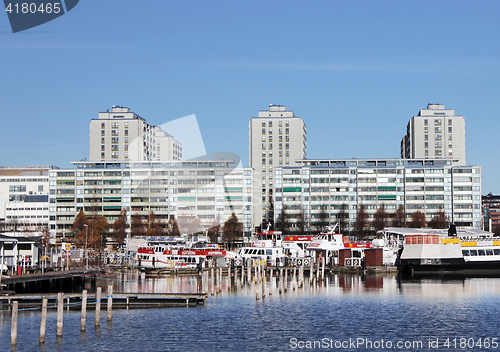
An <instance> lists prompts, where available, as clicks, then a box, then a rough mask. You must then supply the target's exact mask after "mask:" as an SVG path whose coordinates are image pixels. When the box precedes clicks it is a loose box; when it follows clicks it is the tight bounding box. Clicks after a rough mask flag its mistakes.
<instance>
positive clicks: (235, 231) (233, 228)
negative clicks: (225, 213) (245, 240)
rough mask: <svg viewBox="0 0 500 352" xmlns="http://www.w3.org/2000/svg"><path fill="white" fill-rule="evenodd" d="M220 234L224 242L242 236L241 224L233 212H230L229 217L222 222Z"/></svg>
mask: <svg viewBox="0 0 500 352" xmlns="http://www.w3.org/2000/svg"><path fill="white" fill-rule="evenodd" d="M222 236H223V239H224V242H226V243H229V242H233V241H234V240H235V239H236V238H238V237H242V236H243V224H242V223H241V222H240V221H239V220H238V217H237V216H236V214H235V213H232V214H231V217H230V218H229V219H227V221H226V222H225V223H224V227H223V228H222Z"/></svg>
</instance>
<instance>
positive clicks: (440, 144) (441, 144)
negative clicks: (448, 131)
mask: <svg viewBox="0 0 500 352" xmlns="http://www.w3.org/2000/svg"><path fill="white" fill-rule="evenodd" d="M442 146H443V143H442V142H436V143H434V147H436V148H441V147H442Z"/></svg>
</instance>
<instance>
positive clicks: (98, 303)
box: [94, 287, 102, 326]
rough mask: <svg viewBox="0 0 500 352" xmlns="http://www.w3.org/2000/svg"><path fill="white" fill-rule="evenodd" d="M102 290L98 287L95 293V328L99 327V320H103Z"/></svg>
mask: <svg viewBox="0 0 500 352" xmlns="http://www.w3.org/2000/svg"><path fill="white" fill-rule="evenodd" d="M101 290H102V289H101V288H100V287H98V288H97V289H96V292H95V320H94V326H99V320H100V318H101Z"/></svg>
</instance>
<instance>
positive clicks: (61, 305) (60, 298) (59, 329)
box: [56, 292, 64, 336]
mask: <svg viewBox="0 0 500 352" xmlns="http://www.w3.org/2000/svg"><path fill="white" fill-rule="evenodd" d="M63 309H64V293H62V292H59V293H58V294H57V331H56V335H57V336H62V335H63Z"/></svg>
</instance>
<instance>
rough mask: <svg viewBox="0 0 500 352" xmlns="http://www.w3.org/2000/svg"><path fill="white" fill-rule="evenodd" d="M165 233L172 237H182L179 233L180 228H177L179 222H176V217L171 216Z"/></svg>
mask: <svg viewBox="0 0 500 352" xmlns="http://www.w3.org/2000/svg"><path fill="white" fill-rule="evenodd" d="M165 232H166V233H167V234H168V235H169V236H171V237H178V236H180V235H181V233H180V232H179V226H177V221H175V217H174V216H173V215H172V216H170V219H168V223H167V228H166V229H165Z"/></svg>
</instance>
